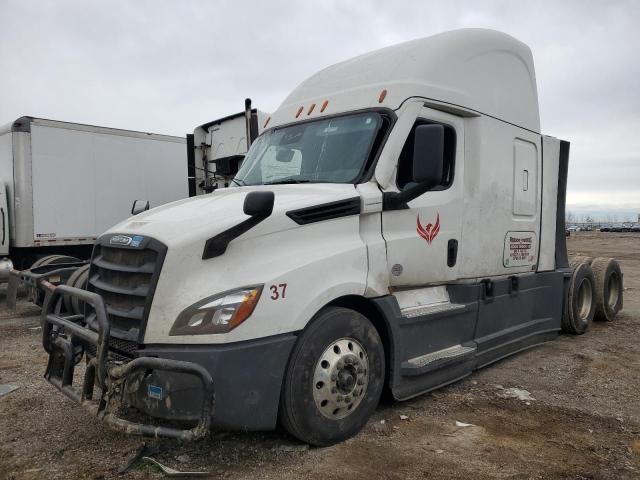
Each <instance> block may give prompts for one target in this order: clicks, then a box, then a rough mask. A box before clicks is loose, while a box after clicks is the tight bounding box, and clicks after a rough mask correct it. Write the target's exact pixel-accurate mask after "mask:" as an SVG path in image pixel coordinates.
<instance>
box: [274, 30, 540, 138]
mask: <svg viewBox="0 0 640 480" xmlns="http://www.w3.org/2000/svg"><path fill="white" fill-rule="evenodd" d="M382 90H387V94H386V96H385V98H384V100H383V101H382V102H379V98H380V93H381V91H382ZM411 97H420V98H425V99H430V100H435V101H437V102H442V103H446V104H451V105H454V106H458V107H462V108H463V109H468V110H473V111H475V112H478V113H482V114H485V115H490V116H492V117H496V118H498V119H500V120H504V121H506V122H509V123H512V124H514V125H517V126H519V127H522V128H526V129H528V130H531V131H534V132H539V131H540V115H539V110H538V92H537V87H536V77H535V69H534V65H533V56H532V54H531V50H530V49H529V47H528V46H526V45H525V44H524V43H522V42H520V41H519V40H516V39H515V38H513V37H511V36H509V35H507V34H505V33H501V32H497V31H494V30H486V29H462V30H454V31H451V32H445V33H440V34H437V35H434V36H431V37H426V38H421V39H417V40H412V41H409V42H405V43H401V44H398V45H393V46H390V47H386V48H383V49H380V50H376V51H373V52H370V53H366V54H364V55H360V56H358V57H355V58H352V59H350V60H347V61H344V62H341V63H337V64H335V65H332V66H330V67H327V68H325V69H323V70H321V71H320V72H318V73H316V74H315V75H313V76H311V77H309V78H308V79H307V80H305V81H304V82H302V83H301V84H300V85H299V86H298V87H297V88H296V89H295V90H294V91H293V92H292V93H291V94H290V95H289V96H288V97H287V98H286V99H285V100H284V102H283V103H282V105H280V107H279V108H278V110H277V111H276V112H275V113H273V114H272V116H271V120H270V122H269V125H268V127H274V126H278V125H283V124H287V123H291V122H294V121H296V120H304V119H310V118H314V117H320V116H325V115H333V114H336V113H345V112H349V111H354V110H361V109H366V108H374V107H387V108H391V109H394V110H395V109H398V108H399V107H400V106H401V105H402V103H403V102H404V101H405V100H407V99H408V98H411ZM325 100H326V101H328V104H327V106H326V108H325V110H324V111H323V112H321V111H320V110H321V106H322V105H323V103H324V102H325ZM313 104H315V108H313V110H312V111H311V113H308V112H309V110H310V109H311V106H312V105H313ZM300 107H303V109H302V112H301V113H300V115H299V116H298V117H297V118H296V114H297V113H298V110H299V109H300Z"/></svg>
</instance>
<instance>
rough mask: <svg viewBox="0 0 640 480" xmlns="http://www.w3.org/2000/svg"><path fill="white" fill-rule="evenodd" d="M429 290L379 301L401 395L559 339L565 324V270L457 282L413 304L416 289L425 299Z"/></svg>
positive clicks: (396, 393) (392, 383) (395, 390)
mask: <svg viewBox="0 0 640 480" xmlns="http://www.w3.org/2000/svg"><path fill="white" fill-rule="evenodd" d="M431 288H433V287H431ZM435 288H442V287H435ZM427 290H429V289H428V288H427V289H416V290H412V291H408V293H409V295H406V294H404V295H397V294H396V295H395V296H394V295H388V296H385V297H380V298H377V299H375V300H374V303H375V305H376V307H377V308H378V310H379V311H380V313H381V314H382V315H383V316H384V318H385V321H386V324H387V331H388V333H389V341H390V344H391V345H390V358H389V360H390V362H389V363H390V374H389V387H390V389H391V392H392V394H393V397H394V398H395V399H397V400H406V399H408V398H411V397H415V396H417V395H420V394H422V393H425V392H428V391H431V390H434V389H437V388H440V387H442V386H444V385H447V384H449V383H453V382H455V381H457V380H460V379H462V378H464V377H466V376H467V375H469V374H470V373H471V372H473V371H474V370H477V369H479V368H482V367H484V366H486V365H489V364H491V363H494V362H497V361H499V360H501V359H503V358H505V357H508V356H511V355H514V354H516V353H518V352H521V351H523V350H526V349H529V348H532V347H534V346H537V345H539V344H541V343H544V342H547V341H549V340H552V339H554V338H556V337H557V336H558V332H559V330H560V319H561V315H562V306H563V293H564V273H563V272H562V271H557V272H544V273H527V274H522V275H518V276H513V277H510V278H505V279H499V280H493V281H489V280H486V281H484V282H480V283H475V284H450V285H447V286H446V291H447V295H448V299H446V300H444V301H443V300H442V298H439V299H438V301H437V302H436V303H434V304H433V305H429V304H426V305H425V304H421V305H415V306H413V305H407V304H406V299H407V298H412V295H413V292H415V295H414V296H415V297H416V298H418V297H419V296H420V295H421V294H423V293H424V292H425V291H427ZM427 296H428V295H427ZM401 304H402V305H401Z"/></svg>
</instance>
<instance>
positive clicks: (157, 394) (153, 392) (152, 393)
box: [147, 385, 164, 400]
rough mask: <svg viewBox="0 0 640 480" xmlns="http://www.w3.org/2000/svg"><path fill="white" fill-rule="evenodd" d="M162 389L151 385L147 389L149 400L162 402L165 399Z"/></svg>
mask: <svg viewBox="0 0 640 480" xmlns="http://www.w3.org/2000/svg"><path fill="white" fill-rule="evenodd" d="M163 393H164V392H163V390H162V387H158V386H156V385H149V386H148V387H147V395H148V396H149V398H155V399H156V400H162V397H163Z"/></svg>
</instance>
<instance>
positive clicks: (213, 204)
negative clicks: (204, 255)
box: [105, 183, 359, 247]
mask: <svg viewBox="0 0 640 480" xmlns="http://www.w3.org/2000/svg"><path fill="white" fill-rule="evenodd" d="M251 191H272V192H274V194H275V201H274V205H273V213H272V214H271V216H270V217H269V218H267V219H266V220H264V221H263V222H261V223H260V224H259V225H257V226H256V227H254V228H253V229H251V230H249V231H248V232H246V233H245V234H243V235H242V236H241V237H240V238H242V239H248V238H251V237H256V236H260V235H266V234H269V233H273V232H275V231H283V230H287V229H291V228H296V227H299V225H298V224H297V223H295V222H294V221H293V220H291V219H290V218H289V217H288V216H287V215H286V213H287V212H289V211H291V210H297V209H299V208H305V207H311V206H315V205H321V204H324V203H328V202H335V201H338V200H345V199H350V198H354V197H357V196H359V195H358V192H357V190H356V188H355V186H354V185H351V184H334V183H317V184H302V185H299V184H298V185H269V186H265V185H259V186H248V187H230V188H224V189H220V190H216V191H214V192H213V193H210V194H207V195H202V196H199V197H192V198H188V199H184V200H179V201H177V202H172V203H169V204H166V205H163V206H160V207H157V208H154V209H152V210H149V211H147V212H144V213H141V214H139V215H136V216H135V217H130V218H128V219H127V220H125V221H123V222H121V223H119V224H117V225H115V226H114V227H112V228H110V229H109V230H108V231H107V232H105V235H108V234H115V233H123V234H128V235H132V234H135V235H143V236H149V237H152V238H155V239H156V240H159V241H161V242H162V243H164V244H165V245H167V246H168V247H172V246H186V245H187V244H190V243H193V242H202V243H204V242H205V241H206V240H207V239H208V238H210V237H212V236H214V235H217V234H219V233H220V232H223V231H225V230H227V229H228V228H230V227H233V226H234V225H237V224H238V223H240V222H242V221H243V220H246V219H247V218H249V217H248V216H247V215H245V214H244V212H243V210H242V209H243V204H244V198H245V196H246V195H247V194H248V193H249V192H251Z"/></svg>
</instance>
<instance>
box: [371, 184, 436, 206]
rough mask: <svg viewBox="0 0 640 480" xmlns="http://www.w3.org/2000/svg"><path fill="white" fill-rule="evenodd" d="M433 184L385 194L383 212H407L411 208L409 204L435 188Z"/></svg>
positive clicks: (383, 195) (383, 196)
mask: <svg viewBox="0 0 640 480" xmlns="http://www.w3.org/2000/svg"><path fill="white" fill-rule="evenodd" d="M434 186H435V185H432V184H431V182H425V183H419V184H418V185H415V186H413V187H411V188H407V189H406V190H402V191H401V192H383V194H382V210H383V211H384V210H405V209H407V208H409V205H407V203H408V202H410V201H411V200H414V199H416V198H418V197H419V196H420V195H422V194H423V193H426V192H428V191H429V189H431V188H432V187H434Z"/></svg>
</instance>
